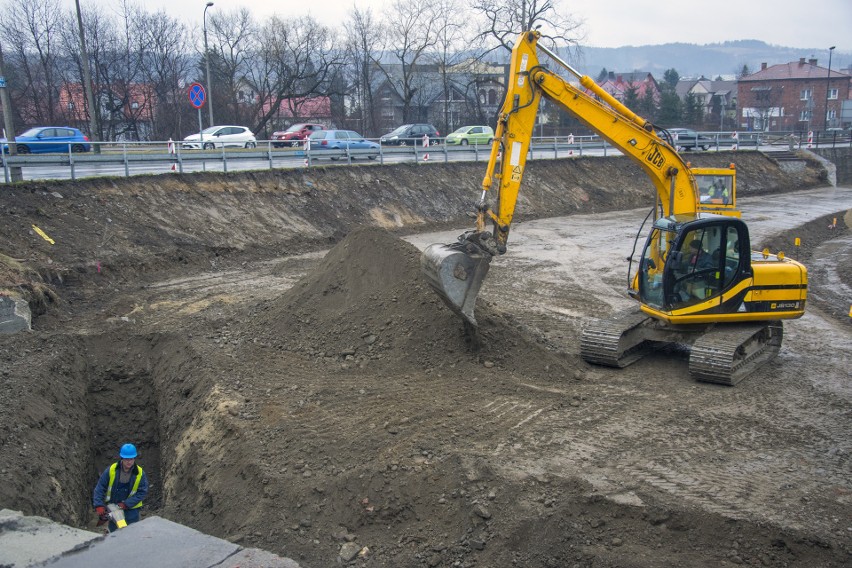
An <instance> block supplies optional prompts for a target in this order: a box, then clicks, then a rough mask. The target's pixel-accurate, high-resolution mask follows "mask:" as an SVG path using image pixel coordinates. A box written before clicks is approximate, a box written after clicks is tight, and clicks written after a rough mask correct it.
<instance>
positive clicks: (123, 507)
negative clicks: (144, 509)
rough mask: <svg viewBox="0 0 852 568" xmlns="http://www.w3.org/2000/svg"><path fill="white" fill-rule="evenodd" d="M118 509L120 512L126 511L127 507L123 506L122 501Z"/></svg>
mask: <svg viewBox="0 0 852 568" xmlns="http://www.w3.org/2000/svg"><path fill="white" fill-rule="evenodd" d="M118 508H119V509H121V510H122V511H126V510H127V505H125V504H124V501H122V502H121V503H119V504H118Z"/></svg>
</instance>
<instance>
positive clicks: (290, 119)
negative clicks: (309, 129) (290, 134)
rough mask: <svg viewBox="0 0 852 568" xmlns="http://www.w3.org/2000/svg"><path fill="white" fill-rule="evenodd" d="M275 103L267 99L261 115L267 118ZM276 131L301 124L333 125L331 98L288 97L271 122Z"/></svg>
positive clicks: (261, 109) (279, 105) (280, 104)
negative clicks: (318, 123)
mask: <svg viewBox="0 0 852 568" xmlns="http://www.w3.org/2000/svg"><path fill="white" fill-rule="evenodd" d="M274 104H275V102H274V101H273V100H272V99H267V100H266V101H264V103H263V104H262V105H261V108H260V114H261V115H263V116H266V114H267V113H268V112H269V110H270V109H271V108H272V107H273V105H274ZM270 122H271V124H272V125H273V127H274V129H278V130H284V129H285V128H287V127H288V126H290V125H292V124H296V123H299V122H320V123H323V124H326V125H329V126H330V125H331V124H332V122H333V121H332V113H331V98H330V97H327V96H317V97H288V98H285V99H283V100H282V101H281V102H280V103H279V104H278V108H277V109H276V111H275V112H274V114H273V116H272V119H271V120H270Z"/></svg>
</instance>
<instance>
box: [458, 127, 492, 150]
mask: <svg viewBox="0 0 852 568" xmlns="http://www.w3.org/2000/svg"><path fill="white" fill-rule="evenodd" d="M492 140H494V130H492V129H491V127H490V126H462V127H461V128H459V129H458V130H456V131H455V132H452V133H451V134H448V135H447V144H449V145H455V146H467V145H468V144H479V145H483V144H491V141H492Z"/></svg>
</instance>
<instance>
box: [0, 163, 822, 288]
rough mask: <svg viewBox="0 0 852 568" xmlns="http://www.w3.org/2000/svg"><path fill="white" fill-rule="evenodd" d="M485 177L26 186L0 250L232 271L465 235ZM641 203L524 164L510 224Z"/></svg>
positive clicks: (284, 173)
mask: <svg viewBox="0 0 852 568" xmlns="http://www.w3.org/2000/svg"><path fill="white" fill-rule="evenodd" d="M690 158H691V159H692V161H693V163H694V165H696V166H727V165H728V164H730V163H734V164H736V167H737V171H738V188H739V189H738V191H739V194H740V195H741V196H743V195H754V194H760V193H768V192H783V191H787V190H792V189H803V188H808V187H815V186H818V185H822V184H825V183H826V182H825V179H826V175H825V170H824V168H822V166H821V165H820V164H819V163H817V162H816V160H809V161H807V162H805V164H804V165H803V166H802V167H801V168H799V169H797V170H796V171H792V172H790V171H784V170H782V169H781V168H780V167H779V165H778V164H777V163H776V162H774V161H773V160H771V159H769V158H767V157H766V156H764V155H763V154H759V153H754V152H736V153H735V152H720V153H703V154H696V155H695V156H690ZM484 169H485V168H484V166H483V164H481V163H449V164H435V163H433V164H422V165H415V164H400V165H393V166H377V165H365V166H358V167H313V168H310V169H304V170H278V171H271V172H270V171H259V172H238V173H229V174H222V173H202V174H188V175H182V176H170V175H160V176H141V177H133V178H95V179H86V180H80V181H76V182H70V181H68V182H52V183H46V182H28V183H23V184H16V185H13V186H9V187H7V188H4V189H3V191H2V192H0V197H2V199H0V213H2V217H3V218H4V222H3V223H2V224H0V242H3V243H6V244H5V246H4V248H3V253H4V254H7V255H9V256H11V257H13V258H18V259H26V260H27V262H28V264H29V265H30V266H32V267H34V268H36V269H37V270H39V271H41V272H42V274H43V275H47V276H48V277H49V278H48V280H49V281H50V282H52V283H54V284H57V283H73V281H74V280H75V279H77V278H79V277H81V276H82V275H86V276H87V277H89V276H92V275H95V274H97V276H98V277H109V276H113V277H120V278H129V277H133V276H134V275H136V276H138V275H140V274H141V273H143V272H148V271H157V270H159V269H172V268H174V267H175V266H177V265H180V264H196V265H198V266H213V267H216V266H217V265H218V264H219V263H223V262H224V261H226V260H227V259H228V258H229V257H230V256H231V254H230V253H238V254H239V256H240V258H241V260H243V261H244V260H245V259H246V255H249V257H254V258H261V257H272V256H279V255H282V254H287V253H291V252H293V251H296V250H298V251H300V252H302V251H305V250H310V249H322V248H327V247H329V246H330V245H331V244H333V243H335V242H337V241H339V240H340V239H341V238H342V237H343V236H344V235H346V234H347V233H348V232H349V231H350V230H351V229H353V228H354V227H357V226H364V225H370V226H377V227H381V228H384V229H387V230H391V231H400V232H402V231H405V232H417V231H418V230H435V229H438V228H440V227H442V226H454V227H458V226H465V225H469V224H471V220H470V219H469V218H468V217H467V215H466V214H467V213H468V212H471V211H473V204H474V203H475V201H476V200H477V199H478V197H479V187H480V183H481V180H482V177H483V174H484ZM653 199H654V194H653V189H652V186H651V184H650V183H649V181H648V180H647V178H646V177H645V175H644V173H643V172H642V171H641V170H640V169H639V167H638V166H636V165H635V164H634V163H633V162H631V161H629V160H628V159H627V158H624V157H607V158H598V157H588V158H576V159H568V160H565V159H562V160H540V161H535V162H530V163H529V164H528V167H527V172H526V174H525V178H524V186H523V189H522V193H521V195H520V197H519V200H518V205H517V209H516V214H515V218H516V219H518V220H522V219H530V218H541V217H551V216H559V215H566V214H570V213H577V212H582V213H591V212H598V211H607V210H615V209H624V208H631V207H638V206H643V205H650V204H651V203H652V202H653ZM35 227H38V228H39V229H41V230H42V231H44V233H45V234H46V235H47V236H48V237H49V238H50V239H52V240H53V243H51V242H49V241H47V240H46V239H44V238H42V237H40V236H39V235H38V234H37V231H36V230H35Z"/></svg>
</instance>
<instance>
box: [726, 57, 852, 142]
mask: <svg viewBox="0 0 852 568" xmlns="http://www.w3.org/2000/svg"><path fill="white" fill-rule="evenodd" d="M850 80H852V78H850V76H849V75H848V74H845V73H840V72H838V71H835V70H833V69H832V70H831V76H829V70H828V69H827V68H825V67H821V66H819V65H818V64H817V60H816V59H805V58H804V57H802V58H801V59H799V61H793V62H790V63H782V64H779V65H772V66H767V64H766V63H763V64H761V66H760V71H758V72H756V73H753V74H751V75H747V76H745V77H742V78H740V80H739V83H738V85H737V99H738V101H739V106H740V111H739V115H738V117H737V120H738V121H739V125H738V126H739V127H740V128H746V129H748V130H767V131H768V130H774V131H777V130H781V131H784V130H793V131H797V132H806V131H810V130H825V129H827V128H831V127H835V126H840V116H841V107H842V104H843V101H846V100H848V99H849V98H850V97H849V94H850Z"/></svg>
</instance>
